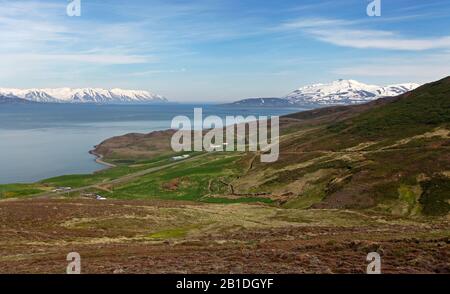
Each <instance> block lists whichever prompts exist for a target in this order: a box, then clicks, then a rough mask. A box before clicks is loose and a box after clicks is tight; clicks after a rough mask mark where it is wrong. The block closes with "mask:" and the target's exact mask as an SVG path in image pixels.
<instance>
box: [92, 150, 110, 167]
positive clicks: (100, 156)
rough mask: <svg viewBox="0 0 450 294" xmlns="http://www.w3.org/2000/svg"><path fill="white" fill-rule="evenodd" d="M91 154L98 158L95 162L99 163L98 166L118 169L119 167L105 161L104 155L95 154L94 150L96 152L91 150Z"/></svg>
mask: <svg viewBox="0 0 450 294" xmlns="http://www.w3.org/2000/svg"><path fill="white" fill-rule="evenodd" d="M89 154H92V155H94V156H95V157H96V158H95V162H97V163H98V164H101V165H104V166H106V168H113V167H117V165H115V164H112V163H109V162H106V161H104V160H103V155H102V154H100V153H97V152H95V149H94V150H90V151H89Z"/></svg>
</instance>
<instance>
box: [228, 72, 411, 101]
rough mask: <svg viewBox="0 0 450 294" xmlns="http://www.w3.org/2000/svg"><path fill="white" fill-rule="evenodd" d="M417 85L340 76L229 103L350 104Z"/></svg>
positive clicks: (391, 95) (394, 94) (388, 94)
mask: <svg viewBox="0 0 450 294" xmlns="http://www.w3.org/2000/svg"><path fill="white" fill-rule="evenodd" d="M419 86H420V85H419V84H415V83H404V84H393V85H388V86H377V85H369V84H364V83H361V82H358V81H355V80H343V79H340V80H337V81H333V82H331V83H327V84H323V83H319V84H312V85H307V86H304V87H301V88H299V89H297V90H295V91H293V92H291V93H289V94H288V95H286V96H284V97H281V98H249V99H243V100H239V101H236V102H233V103H231V104H228V105H233V106H242V105H244V106H265V107H268V106H271V107H275V106H281V107H295V106H317V107H321V106H331V105H351V104H361V103H365V102H370V101H373V100H376V99H379V98H382V97H393V96H398V95H401V94H404V93H406V92H409V91H411V90H414V89H416V88H417V87H419Z"/></svg>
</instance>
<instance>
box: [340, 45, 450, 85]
mask: <svg viewBox="0 0 450 294" xmlns="http://www.w3.org/2000/svg"><path fill="white" fill-rule="evenodd" d="M331 72H332V73H334V74H338V75H340V76H350V77H363V78H383V79H385V80H391V79H393V78H394V79H395V78H399V77H402V79H403V80H404V81H409V82H419V83H424V82H429V81H432V80H437V79H440V78H442V77H445V76H449V75H450V52H444V53H441V54H432V55H425V56H409V57H408V58H404V57H401V56H399V57H397V58H377V59H367V60H365V61H362V62H360V63H359V64H358V65H351V66H341V67H338V68H336V69H333V70H331Z"/></svg>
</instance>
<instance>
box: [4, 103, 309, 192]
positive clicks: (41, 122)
mask: <svg viewBox="0 0 450 294" xmlns="http://www.w3.org/2000/svg"><path fill="white" fill-rule="evenodd" d="M195 107H202V108H203V112H204V116H207V115H218V116H220V117H223V118H224V117H225V116H227V115H234V116H236V115H243V116H249V115H256V116H259V115H269V116H270V115H283V114H287V113H292V112H296V111H300V110H301V109H298V108H297V109H291V108H289V109H288V108H280V109H270V108H252V109H243V108H237V107H225V106H213V105H181V104H163V105H84V104H26V105H1V106H0V184H5V183H28V182H35V181H38V180H41V179H45V178H50V177H54V176H59V175H67V174H85V173H92V172H94V171H97V170H100V169H102V168H104V166H102V165H100V164H98V163H96V162H95V158H94V157H93V156H92V155H90V154H89V153H88V152H89V150H91V149H93V147H94V145H97V144H99V143H100V142H102V141H103V140H105V139H107V138H110V137H113V136H119V135H124V134H127V133H149V132H151V131H155V130H163V129H168V128H170V124H171V121H172V118H173V117H175V116H177V115H186V116H189V117H193V112H194V108H195Z"/></svg>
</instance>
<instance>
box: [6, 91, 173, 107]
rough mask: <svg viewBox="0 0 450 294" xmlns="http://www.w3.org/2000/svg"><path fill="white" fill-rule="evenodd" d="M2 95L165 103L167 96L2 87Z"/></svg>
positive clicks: (68, 100)
mask: <svg viewBox="0 0 450 294" xmlns="http://www.w3.org/2000/svg"><path fill="white" fill-rule="evenodd" d="M0 96H3V97H7V98H9V99H24V100H28V101H33V102H41V103H101V104H114V103H117V104H127V103H165V102H168V101H167V99H166V98H164V97H163V96H160V95H155V94H152V93H149V92H147V91H140V90H122V89H111V90H106V89H99V88H82V89H72V88H56V89H8V88H0Z"/></svg>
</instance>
